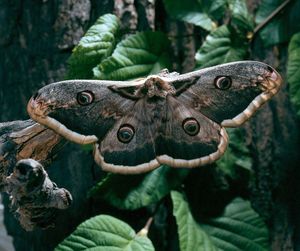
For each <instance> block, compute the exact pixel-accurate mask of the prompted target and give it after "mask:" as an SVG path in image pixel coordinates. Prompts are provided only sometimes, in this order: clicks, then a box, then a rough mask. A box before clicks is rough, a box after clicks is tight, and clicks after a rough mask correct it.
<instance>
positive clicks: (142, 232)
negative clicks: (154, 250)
mask: <svg viewBox="0 0 300 251" xmlns="http://www.w3.org/2000/svg"><path fill="white" fill-rule="evenodd" d="M152 222H153V216H152V217H150V218H149V219H148V220H147V222H146V225H145V226H144V227H143V228H142V229H141V230H140V231H139V232H138V233H137V235H139V236H147V235H148V232H149V228H150V226H151V224H152Z"/></svg>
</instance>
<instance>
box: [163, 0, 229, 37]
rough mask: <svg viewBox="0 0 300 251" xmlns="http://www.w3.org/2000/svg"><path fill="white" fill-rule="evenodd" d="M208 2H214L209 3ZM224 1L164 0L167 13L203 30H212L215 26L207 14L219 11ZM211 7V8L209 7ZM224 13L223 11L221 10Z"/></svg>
mask: <svg viewBox="0 0 300 251" xmlns="http://www.w3.org/2000/svg"><path fill="white" fill-rule="evenodd" d="M210 2H214V4H212V6H210V5H211V3H210ZM225 3H226V1H225V0H224V1H220V0H219V1H197V0H185V1H182V0H164V5H165V8H166V11H167V13H168V14H169V15H170V16H171V17H173V18H175V19H178V20H181V21H185V22H188V23H191V24H194V25H197V26H200V27H201V28H203V29H205V30H208V31H210V30H212V29H213V28H215V27H216V24H215V23H214V22H213V20H212V19H211V17H210V16H209V12H211V13H218V12H219V13H220V12H221V11H220V10H221V9H222V7H224V6H225ZM210 7H211V9H210ZM223 13H224V12H223Z"/></svg>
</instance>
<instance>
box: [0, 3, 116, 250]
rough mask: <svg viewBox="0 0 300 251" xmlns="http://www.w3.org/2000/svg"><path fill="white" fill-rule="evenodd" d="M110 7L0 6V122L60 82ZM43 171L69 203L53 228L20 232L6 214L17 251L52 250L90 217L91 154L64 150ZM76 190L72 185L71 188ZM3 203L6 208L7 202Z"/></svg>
mask: <svg viewBox="0 0 300 251" xmlns="http://www.w3.org/2000/svg"><path fill="white" fill-rule="evenodd" d="M112 2H113V1H101V4H100V3H98V1H89V0H79V1H71V0H68V1H35V2H32V1H26V0H22V1H21V0H19V1H18V0H16V1H10V2H9V3H8V2H7V1H4V0H1V1H0V10H1V12H0V23H1V26H0V55H1V57H0V84H1V88H0V107H1V111H2V112H1V114H0V121H2V122H3V121H13V120H20V119H25V118H27V117H28V116H27V115H26V103H27V101H28V99H29V97H30V96H31V95H32V94H33V93H34V92H35V91H36V90H37V89H39V88H40V87H41V86H43V85H45V84H47V83H50V82H53V81H58V80H62V79H64V77H65V73H66V66H67V63H66V60H67V59H68V57H69V55H70V53H71V49H72V48H73V46H74V45H75V44H76V43H77V42H78V40H79V39H80V37H81V36H82V35H83V33H84V31H85V30H86V29H87V27H88V26H89V25H90V24H91V23H93V22H94V21H95V19H96V18H97V17H98V16H99V15H101V14H103V13H105V12H107V11H109V12H111V11H112ZM57 159H58V160H57V161H56V162H54V163H53V165H52V166H51V169H50V170H49V176H50V178H51V179H52V180H55V182H56V183H57V184H58V185H59V186H60V187H65V188H67V189H68V190H69V191H70V192H71V194H73V195H74V203H73V204H72V206H71V209H70V210H68V211H67V212H62V213H60V215H59V216H58V218H57V220H56V222H55V224H56V226H57V228H55V229H49V230H46V231H42V230H36V231H33V232H30V233H28V232H25V231H24V230H23V229H22V228H21V227H20V226H19V223H18V222H17V221H16V220H15V219H14V217H13V215H12V214H11V213H9V212H8V211H9V210H6V217H5V223H6V226H7V230H8V233H9V234H10V235H12V236H13V237H14V245H15V248H16V251H18V250H26V251H27V250H28V251H30V250H43V251H46V250H53V248H54V246H56V245H57V243H58V242H60V241H61V240H62V239H63V238H64V237H65V236H66V235H68V234H69V233H70V232H71V231H72V230H74V228H75V227H76V225H78V224H79V223H80V222H82V221H83V220H84V219H85V218H87V217H89V216H90V215H92V213H91V212H92V211H93V210H94V209H93V205H92V204H91V203H90V201H88V200H87V199H86V193H87V191H88V189H89V188H90V187H91V186H92V185H93V184H94V182H95V181H96V180H97V177H96V176H97V175H96V174H98V175H99V168H98V167H95V165H94V162H93V158H92V155H91V153H89V152H84V151H82V150H81V148H80V147H78V146H75V145H72V144H70V145H68V146H67V147H66V149H65V150H63V151H62V152H61V153H60V154H59V157H58V158H57ZM74 184H77V185H74ZM4 201H5V202H6V204H7V203H8V198H7V197H5V198H4Z"/></svg>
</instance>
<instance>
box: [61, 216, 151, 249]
mask: <svg viewBox="0 0 300 251" xmlns="http://www.w3.org/2000/svg"><path fill="white" fill-rule="evenodd" d="M77 250H78V251H79V250H94V251H107V250H110V251H121V250H127V251H131V250H132V251H154V247H153V245H152V242H151V240H150V239H149V238H147V237H145V236H140V235H139V234H136V233H135V231H134V230H133V229H132V228H131V227H130V226H129V225H128V224H126V223H125V222H123V221H121V220H119V219H116V218H114V217H111V216H109V215H100V216H96V217H93V218H91V219H89V220H87V221H85V222H83V223H82V224H80V225H79V226H78V227H77V229H76V230H75V231H74V232H73V233H72V234H71V235H70V236H69V237H67V238H66V239H65V240H64V241H63V242H62V243H61V244H59V245H58V246H57V247H56V249H55V251H77Z"/></svg>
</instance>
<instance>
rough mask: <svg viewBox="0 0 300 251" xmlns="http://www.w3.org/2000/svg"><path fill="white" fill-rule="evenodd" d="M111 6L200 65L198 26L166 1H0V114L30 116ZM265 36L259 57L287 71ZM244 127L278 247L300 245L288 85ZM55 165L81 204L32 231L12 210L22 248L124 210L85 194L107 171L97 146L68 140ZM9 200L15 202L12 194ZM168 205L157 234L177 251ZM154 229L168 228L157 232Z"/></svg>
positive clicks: (160, 244) (261, 205)
mask: <svg viewBox="0 0 300 251" xmlns="http://www.w3.org/2000/svg"><path fill="white" fill-rule="evenodd" d="M114 2H115V5H114ZM248 2H249V6H251V9H255V7H256V6H257V1H248ZM154 6H155V8H154ZM295 9H297V8H295ZM107 12H111V13H112V12H114V13H116V14H117V15H118V16H120V18H121V20H122V24H123V26H124V28H125V29H134V30H135V29H138V30H144V29H153V27H154V26H155V27H156V29H158V30H164V31H165V32H167V33H168V35H169V37H170V39H171V40H172V47H173V51H174V58H173V62H174V69H176V70H177V71H179V72H186V71H190V70H192V69H193V68H194V57H193V55H194V54H195V48H196V47H197V46H198V43H199V41H200V40H201V37H199V36H195V35H194V34H195V33H197V29H195V28H194V27H193V26H190V25H186V24H183V23H179V22H174V21H171V20H168V19H167V18H166V17H167V15H166V13H165V11H164V9H163V6H162V2H161V1H156V2H155V1H150V0H148V1H147V0H143V1H133V0H124V1H121V0H118V1H112V0H103V1H96V0H79V1H71V0H67V1H35V2H34V3H33V2H32V1H28V0H15V1H10V2H9V3H8V2H7V1H4V0H0V23H1V26H0V55H1V57H0V85H1V88H0V107H1V109H2V110H1V111H2V112H1V114H0V121H12V120H19V119H25V118H27V115H26V109H25V107H26V103H27V100H28V99H29V97H30V96H31V95H32V94H33V93H34V92H35V90H37V89H39V88H40V87H41V86H43V85H45V84H47V83H49V82H53V81H58V80H62V79H64V77H65V75H66V66H67V63H66V61H67V59H68V57H69V55H70V53H71V49H72V48H73V46H74V45H75V44H76V43H77V42H78V40H79V39H80V37H81V36H82V35H83V33H84V31H85V30H86V29H87V28H88V27H89V25H90V24H92V23H93V22H94V21H95V20H96V18H97V17H98V16H99V15H101V14H104V13H107ZM155 17H156V18H155ZM191 35H192V36H191ZM260 43H261V42H260V41H257V40H256V41H254V43H253V55H252V58H253V59H259V60H264V61H266V62H269V63H270V64H271V65H273V66H275V67H277V66H278V67H279V71H280V72H281V73H283V74H284V72H285V67H284V65H285V63H286V52H285V51H282V50H279V51H280V54H278V53H277V51H278V48H277V49H276V48H275V49H274V51H273V52H272V51H271V53H267V52H269V51H270V50H269V48H268V49H266V48H261V47H259V44H260ZM196 45H197V46H196ZM2 55H3V56H2ZM183 59H184V60H183ZM245 128H246V130H247V134H248V137H247V142H248V144H249V146H250V148H251V152H252V153H253V159H254V172H255V174H256V175H255V176H256V179H255V180H254V181H253V183H252V185H251V194H252V203H253V205H254V207H255V208H256V210H257V211H258V212H259V213H260V214H261V215H263V216H264V217H265V219H266V220H267V222H268V224H269V226H270V227H271V229H272V246H273V250H284V251H286V250H297V249H299V248H300V247H299V243H300V241H299V240H300V237H299V229H298V227H297V226H298V225H299V223H300V219H299V211H300V210H299V207H300V206H299V205H300V203H299V198H300V196H299V194H300V191H299V188H298V189H297V187H299V185H298V184H297V181H298V180H299V177H300V175H299V170H297V164H298V163H299V157H298V156H297V152H299V141H298V139H299V131H298V129H297V128H298V124H297V121H296V119H295V116H294V113H293V110H292V108H291V105H290V103H289V97H288V95H287V89H286V87H285V88H284V90H283V91H282V92H281V93H280V94H279V95H278V96H277V97H276V98H275V99H274V100H272V101H271V102H270V103H269V104H268V105H266V106H265V107H264V108H263V109H262V110H261V111H260V112H258V113H257V115H256V117H255V118H254V119H252V121H251V122H250V123H248V124H247V125H246V126H245ZM261 135H264V136H263V137H261ZM298 169H299V168H298ZM48 171H49V176H50V178H51V179H52V180H54V181H55V182H56V183H57V184H58V185H59V186H60V187H65V188H67V189H68V190H69V191H70V192H71V194H72V195H73V198H74V203H73V204H72V206H71V209H70V210H68V211H67V212H60V213H59V216H58V218H57V220H56V222H55V223H56V226H57V227H56V228H55V229H50V230H46V231H41V230H36V231H34V232H31V233H28V232H25V231H24V230H22V229H21V228H20V227H19V223H18V222H17V221H16V220H15V219H14V218H13V216H12V215H11V214H9V213H8V212H6V219H5V221H6V225H7V228H8V232H9V234H11V235H12V236H14V245H15V247H16V251H18V250H22V251H23V250H26V251H27V250H28V251H31V250H35V251H37V250H42V251H47V250H52V249H53V247H54V246H56V244H57V243H58V242H60V241H61V240H62V239H63V238H64V237H65V236H66V235H68V234H69V233H70V232H71V231H73V230H74V228H75V227H76V226H77V225H78V224H79V223H80V222H82V221H83V220H84V219H86V218H88V217H90V216H92V215H94V214H96V213H97V211H98V210H99V207H101V208H102V212H103V211H104V212H105V211H106V213H109V214H110V213H115V214H114V215H115V216H117V215H118V214H119V213H120V212H115V211H113V212H112V211H109V210H111V209H110V208H109V207H107V206H106V205H104V204H101V205H99V204H98V203H95V202H94V201H92V200H91V199H87V198H86V194H87V191H88V190H89V188H91V187H92V185H93V184H94V183H95V182H96V181H98V180H99V177H100V176H101V172H100V171H99V168H98V167H96V166H95V164H94V162H93V158H92V155H91V153H90V152H86V151H82V150H81V148H80V147H78V146H75V145H73V144H69V145H68V146H67V147H65V148H64V149H63V150H62V151H61V152H60V153H59V154H58V157H57V160H56V161H54V162H53V165H52V166H51V168H50V169H49V170H48ZM75 184H76V185H75ZM5 201H6V203H8V199H7V197H6V198H5ZM168 207H170V205H168V204H167V205H163V206H161V207H160V209H159V211H158V215H159V217H158V219H156V220H155V222H154V224H153V226H152V227H151V228H152V231H150V238H152V237H153V238H154V239H155V240H154V243H156V244H155V245H156V247H157V250H173V251H174V250H177V249H178V242H177V239H176V236H174V232H176V231H175V229H176V225H175V223H174V219H173V218H172V217H171V218H172V219H169V218H167V217H166V210H170V208H168ZM148 215H149V212H147V211H145V210H144V209H143V210H139V211H138V212H133V213H131V212H122V216H123V218H124V217H127V218H128V220H127V222H128V223H129V224H131V225H133V226H134V227H135V228H136V229H137V230H138V229H139V228H141V227H142V226H143V224H144V223H145V222H146V219H147V216H148ZM137 219H138V220H137ZM155 230H157V231H158V232H157V233H161V234H155V233H156V232H155ZM166 242H167V243H168V244H167V243H166ZM293 245H294V246H293Z"/></svg>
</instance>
